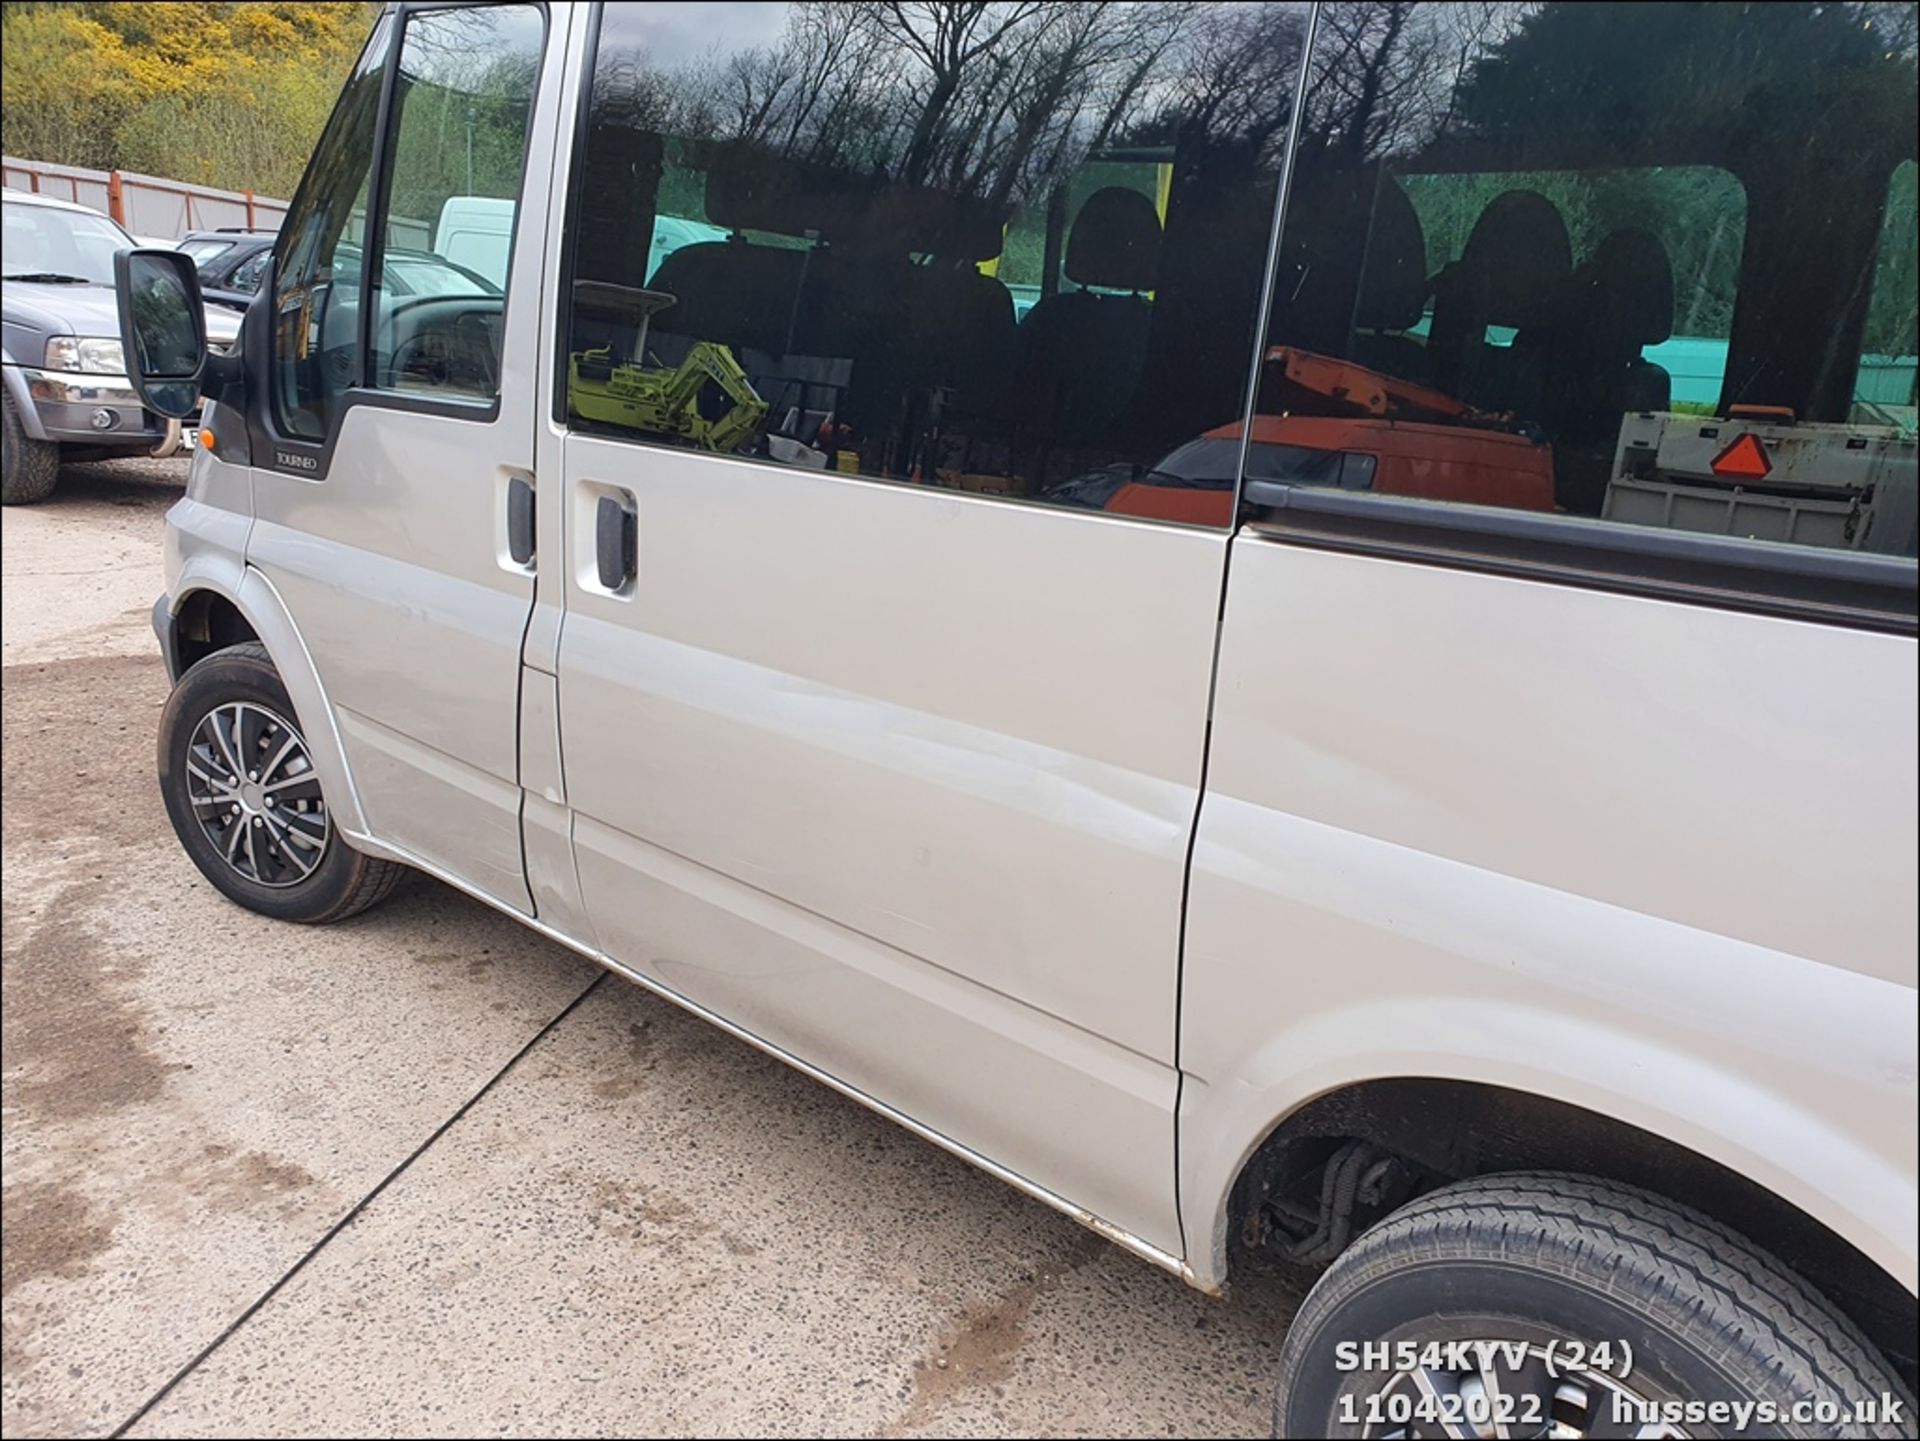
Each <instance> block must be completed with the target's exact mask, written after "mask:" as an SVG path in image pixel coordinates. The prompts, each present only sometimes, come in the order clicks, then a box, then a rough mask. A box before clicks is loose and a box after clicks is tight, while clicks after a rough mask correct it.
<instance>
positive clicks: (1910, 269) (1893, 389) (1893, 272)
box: [1852, 160, 1920, 435]
mask: <svg viewBox="0 0 1920 1441" xmlns="http://www.w3.org/2000/svg"><path fill="white" fill-rule="evenodd" d="M1917 174H1920V167H1916V166H1915V164H1914V162H1913V161H1911V160H1903V161H1901V162H1900V164H1899V165H1898V166H1896V167H1895V169H1894V172H1893V179H1892V181H1891V182H1890V183H1889V184H1888V186H1887V213H1886V218H1885V219H1884V220H1882V221H1881V223H1880V245H1879V249H1878V250H1877V252H1876V253H1875V256H1874V265H1873V292H1872V295H1871V298H1870V299H1869V300H1868V302H1867V331H1866V335H1865V337H1864V339H1863V340H1862V342H1861V349H1860V373H1859V374H1858V375H1857V376H1856V377H1855V378H1854V382H1853V411H1854V413H1853V417H1852V418H1853V419H1854V420H1856V421H1860V422H1865V423H1869V424H1871V423H1879V424H1882V425H1893V426H1898V427H1900V428H1901V429H1903V430H1904V431H1905V432H1906V433H1907V434H1909V435H1911V434H1913V433H1914V428H1915V418H1916V411H1915V398H1916V392H1915V374H1916V370H1920V341H1916V338H1915V322H1916V315H1915V295H1916V293H1920V282H1917V281H1916V275H1917V274H1920V214H1917V213H1916V209H1915V195H1914V188H1915V186H1914V182H1915V179H1916V175H1917Z"/></svg>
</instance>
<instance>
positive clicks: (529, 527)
mask: <svg viewBox="0 0 1920 1441" xmlns="http://www.w3.org/2000/svg"><path fill="white" fill-rule="evenodd" d="M507 554H508V556H510V557H511V558H512V560H513V563H514V564H515V565H530V564H532V562H533V487H532V486H531V485H529V484H527V482H526V481H524V480H522V479H521V478H520V477H519V476H517V475H516V476H514V477H513V478H512V479H511V480H509V481H508V482H507Z"/></svg>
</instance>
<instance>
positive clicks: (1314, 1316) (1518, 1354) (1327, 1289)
mask: <svg viewBox="0 0 1920 1441" xmlns="http://www.w3.org/2000/svg"><path fill="white" fill-rule="evenodd" d="M1369 1343H1371V1344H1372V1345H1373V1346H1374V1347H1375V1348H1376V1349H1374V1350H1371V1351H1370V1350H1368V1349H1367V1348H1368V1346H1369ZM1379 1348H1384V1349H1379ZM1888 1398H1891V1399H1893V1400H1894V1401H1895V1402H1896V1403H1897V1404H1898V1406H1899V1407H1900V1408H1901V1409H1900V1410H1899V1411H1898V1413H1897V1415H1895V1416H1893V1417H1891V1418H1887V1417H1884V1416H1877V1417H1866V1416H1859V1417H1856V1413H1855V1412H1854V1411H1853V1409H1852V1408H1854V1407H1856V1406H1859V1405H1861V1404H1862V1403H1868V1402H1871V1403H1874V1404H1875V1405H1876V1406H1878V1405H1880V1404H1881V1403H1882V1402H1883V1401H1884V1400H1886V1399H1888ZM1710 1403H1720V1408H1719V1409H1717V1410H1709V1409H1706V1408H1707V1406H1708V1405H1709V1404H1710ZM1749 1407H1751V1408H1755V1409H1754V1410H1751V1411H1746V1410H1743V1409H1742V1408H1749ZM1764 1408H1775V1409H1774V1416H1773V1419H1767V1413H1766V1410H1765V1409H1764ZM1912 1408H1913V1399H1912V1397H1911V1396H1910V1395H1908V1394H1907V1393H1906V1391H1905V1389H1904V1388H1903V1387H1902V1385H1901V1383H1900V1382H1899V1380H1898V1379H1897V1378H1896V1377H1895V1375H1894V1373H1893V1371H1892V1370H1891V1368H1890V1367H1889V1366H1888V1365H1887V1363H1886V1361H1885V1360H1884V1359H1883V1358H1882V1357H1881V1356H1880V1355H1879V1353H1878V1352H1876V1351H1875V1350H1874V1349H1873V1347H1872V1345H1871V1344H1870V1343H1868V1342H1867V1340H1866V1339H1865V1338H1864V1337H1863V1336H1861V1334H1860V1333H1859V1331H1858V1330H1857V1329H1856V1328H1855V1327H1854V1326H1853V1325H1852V1323H1851V1322H1849V1321H1848V1320H1846V1318H1845V1317H1843V1316H1841V1315H1840V1313H1839V1312H1838V1311H1836V1310H1835V1309H1834V1308H1833V1307H1832V1305H1831V1304H1829V1303H1828V1302H1827V1300H1826V1299H1825V1298H1824V1297H1822V1296H1821V1295H1819V1294H1818V1293H1817V1292H1815V1291H1814V1290H1813V1289H1812V1288H1811V1287H1809V1286H1808V1285H1807V1284H1806V1283H1805V1282H1803V1281H1801V1280H1800V1279H1799V1278H1798V1277H1796V1276H1795V1275H1794V1274H1793V1273H1792V1272H1791V1271H1789V1270H1787V1268H1786V1267H1785V1266H1783V1265H1781V1263H1780V1262H1779V1261H1777V1260H1775V1259H1774V1258H1773V1257H1771V1256H1769V1255H1768V1254H1767V1253H1766V1252H1764V1251H1762V1250H1760V1249H1759V1248H1758V1247H1757V1246H1755V1245H1753V1243H1752V1242H1750V1241H1748V1240H1746V1239H1745V1238H1744V1237H1742V1236H1740V1235H1738V1234H1736V1233H1735V1232H1733V1231H1730V1230H1728V1229H1727V1228H1726V1227H1724V1226H1722V1225H1720V1224H1719V1223H1718V1222H1715V1221H1712V1220H1709V1219H1708V1218H1707V1217H1705V1216H1703V1215H1701V1214H1700V1213H1699V1212H1697V1211H1692V1210H1689V1209H1688V1208H1686V1207H1684V1206H1680V1205H1677V1204H1675V1203H1674V1202H1671V1201H1668V1200H1665V1199H1664V1198H1662V1197H1659V1196H1656V1195H1653V1194H1652V1193H1650V1192H1647V1191H1641V1190H1638V1189H1636V1188H1634V1187H1631V1186H1622V1185H1616V1184H1614V1183H1612V1182H1609V1181H1601V1180H1597V1179H1594V1178H1591V1177H1585V1176H1574V1175H1563V1174H1559V1173H1552V1172H1531V1173H1524V1174H1516V1175H1507V1176H1486V1177H1481V1178H1478V1179H1476V1180H1472V1181H1464V1182H1461V1183H1459V1184H1458V1185H1453V1186H1448V1187H1445V1188H1443V1189H1441V1190H1438V1191H1435V1192H1433V1193H1431V1194H1430V1195H1427V1196H1424V1197H1422V1198H1421V1199H1420V1200H1418V1201H1415V1202H1413V1203H1411V1204H1410V1205H1408V1206H1406V1207H1404V1208H1402V1209H1401V1210H1399V1211H1397V1212H1395V1213H1394V1214H1393V1215H1391V1216H1389V1217H1388V1218H1387V1219H1386V1220H1384V1221H1382V1222H1381V1223H1380V1224H1379V1225H1378V1226H1376V1227H1375V1228H1374V1229H1373V1230H1371V1231H1369V1232H1367V1233H1366V1234H1365V1235H1364V1236H1362V1237H1361V1238H1360V1239H1359V1240H1358V1241H1356V1242H1355V1243H1354V1244H1353V1245H1352V1246H1351V1247H1350V1248H1349V1249H1348V1250H1347V1251H1345V1252H1344V1253H1343V1254H1342V1255H1341V1257H1340V1258H1339V1260H1337V1261H1336V1262H1335V1263H1334V1264H1333V1266H1332V1267H1331V1268H1329V1269H1328V1271H1327V1272H1326V1274H1325V1275H1324V1276H1322V1277H1321V1278H1320V1281H1319V1283H1318V1284H1317V1285H1315V1286H1314V1288H1313V1291H1312V1292H1311V1293H1310V1294H1309V1295H1308V1297H1307V1300H1306V1302H1305V1304H1304V1305H1302V1306H1301V1308H1300V1313H1299V1315H1298V1316H1297V1317H1296V1318H1295V1320H1294V1323H1293V1327H1292V1329H1291V1330H1290V1331H1289V1332H1288V1334H1287V1339H1286V1343H1285V1345H1284V1346H1283V1348H1282V1350H1281V1355H1280V1384H1279V1390H1278V1392H1277V1395H1276V1397H1275V1402H1274V1434H1275V1435H1276V1436H1296V1437H1301V1436H1327V1437H1377V1438H1382V1441H1386V1438H1413V1437H1434V1436H1514V1437H1521V1436H1648V1437H1697V1436H1723V1435H1733V1434H1737V1433H1738V1432H1740V1431H1741V1430H1745V1431H1746V1433H1747V1434H1752V1435H1768V1436H1839V1435H1844V1436H1875V1437H1878V1436H1910V1435H1912V1434H1913V1431H1912V1427H1913V1409H1912ZM1743 1415H1745V1416H1746V1417H1747V1422H1746V1425H1745V1426H1742V1424H1741V1422H1740V1417H1741V1416H1743ZM1850 1418H1852V1419H1850Z"/></svg>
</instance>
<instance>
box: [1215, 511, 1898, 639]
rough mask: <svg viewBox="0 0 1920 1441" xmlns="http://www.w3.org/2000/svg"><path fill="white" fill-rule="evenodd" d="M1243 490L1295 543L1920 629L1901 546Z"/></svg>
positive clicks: (1262, 517)
mask: <svg viewBox="0 0 1920 1441" xmlns="http://www.w3.org/2000/svg"><path fill="white" fill-rule="evenodd" d="M1242 499H1243V501H1244V503H1245V505H1246V506H1247V507H1249V508H1251V510H1252V512H1253V518H1252V519H1251V520H1249V521H1248V524H1247V532H1248V533H1250V534H1251V535H1253V536H1255V537H1258V538H1262V539H1267V540H1273V541H1279V542H1283V543H1285V544H1290V545H1305V546H1312V547H1314V548H1316V549H1319V550H1338V551H1346V552H1351V553H1355V554H1360V555H1373V556H1380V557H1382V558H1385V559H1392V560H1405V561H1413V562H1416V563H1422V564H1428V565H1445V566H1452V567H1455V568H1456V569H1461V570H1477V571H1484V572H1487V573H1489V574H1493V575H1510V576H1518V577H1522V578H1525V579H1529V580H1540V581H1547V582H1550V583H1557V584H1560V585H1575V586H1582V587H1585V588H1587V589H1589V590H1610V591H1619V592H1623V593H1625V594H1628V595H1645V596H1653V597H1657V598H1660V599H1665V600H1678V601H1688V602H1692V603H1694V604H1698V605H1712V606H1718V607H1720V608H1722V609H1725V610H1742V611H1753V612H1757V613H1759V614H1762V615H1774V616H1781V617H1785V618H1787V619H1791V620H1808V621H1820V622H1824V623H1826V624H1829V625H1845V626H1852V627H1855V628H1857V629H1862V630H1878V631H1888V632H1891V633H1893V634H1895V635H1913V634H1915V633H1916V631H1920V569H1917V568H1916V567H1915V565H1914V563H1913V562H1912V561H1910V560H1906V559H1903V558H1901V557H1899V556H1890V555H1863V554H1856V553H1854V552H1851V551H1835V550H1820V549H1816V548H1814V547H1811V546H1796V545H1785V544H1779V543H1776V542H1772V541H1762V540H1746V539H1742V538H1739V537H1735V536H1720V535H1706V534H1696V533H1693V532H1688V531H1673V530H1656V529H1652V528H1650V527H1647V526H1636V525H1619V524H1613V523H1609V522H1605V521H1598V520H1589V519H1585V518H1583V517H1580V516H1571V515H1545V514H1539V513H1536V512H1532V511H1508V510H1495V509H1492V508H1490V507H1487V506H1477V505H1452V504H1447V503H1444V502H1439V501H1428V500H1412V499H1408V498H1406V497H1404V496H1385V495H1360V494H1355V493H1353V492H1351V491H1339V490H1322V489H1319V488H1317V487H1312V486H1297V485H1287V484H1285V483H1282V482H1279V481H1256V480H1250V481H1248V482H1247V483H1246V485H1245V486H1244V488H1243V490H1242Z"/></svg>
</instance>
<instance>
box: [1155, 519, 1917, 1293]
mask: <svg viewBox="0 0 1920 1441" xmlns="http://www.w3.org/2000/svg"><path fill="white" fill-rule="evenodd" d="M1915 714H1916V696H1915V644H1914V642H1913V641H1912V640H1910V639H1905V638H1900V637H1894V636H1889V635H1880V634H1870V633H1865V632H1857V631H1850V630H1844V629H1838V628H1832V627H1825V626H1817V625H1812V624H1807V623H1803V622H1797V621H1789V620H1781V619H1775V618H1768V617H1761V616H1755V615H1747V614H1737V613H1732V612H1727V611H1721V610H1715V609H1710V608H1707V607H1702V606H1694V605H1683V604H1676V603H1672V602H1667V601H1659V600H1649V599H1641V598H1633V597H1625V596H1619V595H1609V594H1602V593H1599V592H1595V591H1590V590H1583V589H1577V588H1573V587H1569V586H1560V585H1553V584H1546V583H1541V582H1536V581H1525V580H1515V579H1509V578H1501V577H1494V576H1487V575H1478V574H1469V573H1463V572H1457V571H1451V570H1447V569H1445V568H1441V567H1433V566H1423V565H1418V564H1411V563H1405V562H1400V561H1391V560H1382V559H1374V558H1368V557H1363V556H1356V555H1345V554H1334V553H1330V552H1324V551H1316V550H1311V549H1305V548H1300V547H1297V546H1291V545H1287V544H1283V543H1281V542H1279V541H1276V540H1273V539H1269V538H1266V537H1263V536H1261V535H1260V534H1259V533H1258V532H1257V531H1246V532H1243V533H1242V534H1241V535H1240V536H1239V537H1238V538H1236V540H1235V541H1234V555H1233V562H1232V567H1231V581H1230V584H1229V591H1228V598H1227V608H1226V616H1225V621H1224V630H1223V635H1222V641H1221V656H1220V669H1219V683H1218V691H1217V699H1216V706H1215V712H1214V717H1213V745H1212V753H1211V757H1210V761H1209V769H1208V782H1207V786H1208V788H1207V797H1206V801H1205V804H1204V806H1203V809H1202V816H1201V823H1200V829H1199V835H1198V837H1197V842H1196V849H1195V856H1194V873H1193V880H1192V890H1191V900H1190V906H1189V912H1188V930H1187V946H1186V964H1185V969H1184V973H1183V981H1184V994H1183V1004H1182V1015H1181V1032H1182V1035H1181V1065H1182V1067H1183V1069H1184V1070H1185V1071H1187V1072H1188V1073H1189V1074H1190V1076H1191V1078H1192V1079H1191V1081H1190V1082H1189V1085H1188V1088H1187V1095H1186V1096H1185V1097H1184V1099H1183V1106H1182V1117H1181V1128H1180V1149H1181V1185H1182V1198H1183V1210H1182V1215H1183V1219H1184V1220H1185V1222H1186V1226H1187V1234H1188V1236H1189V1237H1190V1238H1192V1241H1193V1252H1194V1255H1193V1261H1194V1264H1195V1269H1196V1271H1197V1272H1198V1273H1199V1274H1200V1277H1201V1279H1202V1280H1203V1281H1205V1280H1206V1279H1207V1278H1208V1274H1209V1272H1210V1270H1215V1269H1217V1268H1219V1267H1220V1266H1221V1264H1222V1260H1223V1258H1222V1253H1221V1248H1220V1246H1219V1244H1218V1241H1219V1237H1220V1236H1221V1234H1222V1233H1221V1227H1222V1225H1223V1218H1224V1214H1225V1204H1226V1195H1227V1191H1228V1189H1229V1188H1230V1186H1231V1184H1232V1181H1233V1178H1234V1175H1235V1173H1236V1172H1237V1170H1238V1168H1239V1165H1240V1164H1241V1162H1242V1161H1244V1159H1245V1158H1246V1156H1247V1155H1248V1154H1249V1153H1250V1152H1251V1151H1252V1149H1253V1148H1254V1147H1255V1146H1256V1145H1257V1144H1258V1143H1259V1141H1260V1140H1261V1139H1262V1138H1263V1137H1264V1136H1265V1135H1266V1134H1267V1133H1268V1132H1269V1131H1270V1130H1271V1129H1272V1128H1273V1127H1274V1126H1275V1125H1276V1124H1277V1123H1278V1122H1279V1121H1280V1120H1281V1119H1282V1118H1284V1116H1285V1115H1287V1114H1288V1113H1289V1112H1291V1111H1292V1110H1294V1109H1295V1108H1296V1107H1298V1106H1299V1105H1301V1104H1303V1103H1304V1102H1306V1101H1308V1100H1310V1099H1312V1098H1313V1097H1314V1096H1315V1095H1318V1094H1321V1093H1324V1092H1325V1091H1328V1090H1331V1089H1333V1088H1335V1087H1338V1086H1341V1085H1344V1084H1347V1083H1349V1082H1353V1081H1358V1080H1365V1079H1370V1078H1376V1077H1387V1076H1436V1077H1448V1078H1457V1079H1469V1080H1477V1081H1484V1082H1488V1083H1493V1084H1500V1085H1508V1086H1513V1087H1517V1088H1520V1089H1523V1090H1530V1091H1535V1092H1538V1093H1541V1094H1545V1095H1548V1096H1552V1097H1556V1098H1558V1099H1562V1100H1566V1101H1569V1102H1572V1103H1575V1104H1579V1105H1583V1106H1587V1107H1590V1108H1592V1109H1595V1110H1599V1111H1604V1112H1607V1113H1609V1114H1611V1115H1614V1116H1616V1117H1618V1118H1620V1119H1622V1120H1626V1121H1629V1122H1632V1123H1634V1124H1637V1125H1640V1126H1642V1127H1644V1128H1645V1129H1648V1130H1651V1131H1654V1132H1656V1133H1658V1134H1661V1135H1663V1136H1666V1137H1667V1138H1669V1139H1671V1140H1673V1141H1675V1142H1677V1143H1679V1144H1681V1145H1685V1146H1689V1147H1691V1148H1693V1149H1694V1150H1697V1151H1699V1152H1702V1153H1703V1154H1705V1155H1708V1156H1710V1157H1713V1158H1714V1159H1716V1160H1719V1161H1721V1162H1723V1163H1724V1164H1726V1165H1728V1166H1730V1167H1732V1168H1733V1169H1735V1170H1737V1171H1741V1172H1743V1173H1745V1174H1747V1175H1749V1176H1751V1177H1752V1178H1753V1179H1754V1180H1756V1181H1757V1182H1759V1183H1761V1184H1763V1185H1766V1186H1768V1187H1770V1188H1771V1189H1773V1190H1774V1191H1776V1192H1777V1193H1779V1194H1780V1195H1782V1196H1783V1197H1785V1198H1786V1199H1788V1200H1790V1201H1792V1202H1794V1203H1795V1204H1797V1205H1799V1206H1800V1207H1801V1208H1802V1209H1804V1210H1806V1211H1807V1212H1809V1213H1810V1214H1812V1215H1814V1216H1815V1217H1817V1218H1819V1219H1820V1220H1822V1221H1823V1222H1825V1223H1826V1224H1827V1225H1829V1226H1831V1227H1832V1228H1833V1229H1834V1230H1835V1231H1837V1232H1838V1233H1839V1234H1841V1235H1842V1236H1844V1237H1846V1238H1847V1239H1848V1240H1850V1241H1852V1242H1853V1243H1854V1244H1855V1245H1856V1246H1858V1247H1860V1249H1861V1250H1863V1251H1864V1252H1865V1253H1866V1254H1868V1255H1869V1256H1872V1257H1873V1258H1874V1259H1876V1260H1877V1261H1878V1262H1879V1263H1880V1264H1882V1265H1884V1266H1885V1267H1887V1269H1888V1270H1889V1271H1890V1272H1891V1273H1892V1274H1894V1275H1895V1276H1896V1277H1897V1278H1899V1279H1900V1280H1901V1281H1902V1282H1903V1283H1904V1284H1906V1285H1907V1286H1908V1287H1909V1288H1910V1289H1911V1288H1912V1287H1913V1286H1914V1284H1915V1240H1914V1237H1915V1224H1916V1209H1915V1191H1914V1184H1913V1175H1914V1170H1915V1160H1916V1156H1915V1150H1916V1146H1915V1134H1916V1128H1915V1121H1916V1115H1915V1055H1916V1024H1915V1014H1916V1012H1915V997H1914V990H1915V966H1916V963H1915V953H1916V930H1915V915H1916V894H1915V872H1916V860H1917V859H1920V856H1917V854H1916V824H1915V816H1914V813H1913V809H1912V798H1913V794H1914V789H1915V769H1916V766H1915V755H1916V739H1917V738H1916V733H1915ZM1210 1235H1211V1236H1213V1237H1214V1238H1215V1242H1216V1244H1215V1246H1214V1248H1213V1250H1214V1254H1213V1256H1212V1257H1211V1258H1209V1257H1208V1255H1207V1254H1206V1252H1207V1249H1208V1246H1207V1238H1208V1237H1209V1236H1210Z"/></svg>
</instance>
